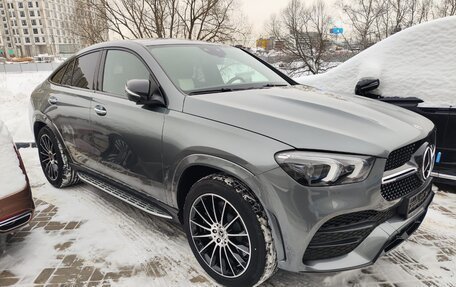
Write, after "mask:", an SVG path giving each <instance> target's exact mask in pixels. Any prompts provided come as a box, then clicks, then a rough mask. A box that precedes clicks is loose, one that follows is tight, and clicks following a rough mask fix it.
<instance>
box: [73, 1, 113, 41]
mask: <svg viewBox="0 0 456 287" xmlns="http://www.w3.org/2000/svg"><path fill="white" fill-rule="evenodd" d="M91 1H92V0H75V2H74V5H75V6H74V13H73V19H72V22H73V29H72V33H73V35H74V36H76V37H79V39H81V42H82V44H83V45H84V46H89V45H92V44H95V43H99V42H104V41H107V40H108V26H107V22H106V20H105V19H106V15H100V14H98V13H95V12H93V10H92V9H91V8H92V6H91V5H90V4H91Z"/></svg>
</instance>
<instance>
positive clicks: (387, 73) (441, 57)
mask: <svg viewBox="0 0 456 287" xmlns="http://www.w3.org/2000/svg"><path fill="white" fill-rule="evenodd" d="M452 31H456V16H452V17H447V18H442V19H438V20H434V21H431V22H427V23H424V24H421V25H417V26H414V27H411V28H408V29H405V30H403V31H401V32H399V33H397V34H395V35H393V36H391V37H389V38H387V39H385V40H383V41H381V42H379V43H377V44H376V45H374V46H372V47H370V48H369V49H367V50H364V51H363V52H361V53H360V54H358V55H356V56H355V57H353V58H351V59H349V60H348V61H346V62H345V63H343V64H341V65H340V66H338V67H336V68H334V69H332V70H330V71H328V72H326V73H323V74H320V75H315V76H305V77H299V78H297V79H296V80H297V81H298V82H299V83H302V84H306V85H310V86H314V87H316V88H319V89H322V90H328V91H334V92H344V93H351V94H353V93H354V90H355V85H356V83H357V82H358V80H359V79H360V78H362V77H375V78H379V79H380V91H381V93H382V95H383V96H401V97H407V96H413V97H419V98H421V99H423V100H425V101H426V102H431V103H435V104H451V105H456V53H455V47H456V37H455V35H454V33H452Z"/></svg>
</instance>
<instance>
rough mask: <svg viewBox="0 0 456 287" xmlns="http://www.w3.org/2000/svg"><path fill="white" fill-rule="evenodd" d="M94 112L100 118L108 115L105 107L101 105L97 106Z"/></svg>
mask: <svg viewBox="0 0 456 287" xmlns="http://www.w3.org/2000/svg"><path fill="white" fill-rule="evenodd" d="M94 110H95V112H96V113H97V115H99V116H106V114H107V113H108V112H107V111H106V109H105V108H104V107H103V106H100V105H96V106H95V108H94Z"/></svg>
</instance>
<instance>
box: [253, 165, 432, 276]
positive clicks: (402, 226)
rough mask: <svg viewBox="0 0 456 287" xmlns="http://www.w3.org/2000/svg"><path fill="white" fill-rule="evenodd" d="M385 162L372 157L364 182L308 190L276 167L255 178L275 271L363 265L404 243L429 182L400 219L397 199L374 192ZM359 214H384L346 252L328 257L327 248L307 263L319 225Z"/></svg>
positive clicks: (416, 221)
mask: <svg viewBox="0 0 456 287" xmlns="http://www.w3.org/2000/svg"><path fill="white" fill-rule="evenodd" d="M385 161H386V160H384V159H378V160H377V161H376V163H375V165H374V167H373V169H372V171H371V174H370V176H369V178H368V179H367V180H365V181H363V182H360V183H356V184H350V185H339V186H331V187H324V188H322V187H320V188H315V187H313V188H309V187H305V186H302V185H299V184H298V183H296V182H294V180H292V179H291V178H290V177H289V176H287V175H286V174H285V173H284V172H283V170H282V169H280V168H277V169H274V170H271V171H269V172H266V173H264V174H261V175H259V176H258V177H259V178H258V179H259V182H262V185H263V186H262V187H261V188H262V190H263V191H264V192H261V194H260V199H261V201H262V202H263V204H264V206H266V209H267V213H268V216H269V217H270V222H271V227H272V229H273V234H274V240H275V245H276V250H277V253H278V259H279V268H281V269H284V270H288V271H292V272H333V271H341V270H348V269H354V268H360V267H364V266H367V265H370V264H372V263H374V262H375V261H376V260H377V258H378V257H379V256H381V255H382V254H383V253H385V252H387V251H389V250H390V249H392V248H393V247H394V246H396V245H397V244H399V243H400V242H402V241H403V240H405V238H407V237H408V236H409V235H410V234H411V233H412V232H413V231H414V230H415V229H416V228H417V226H419V224H420V223H421V220H422V218H424V215H425V214H426V211H427V208H428V206H429V204H430V202H431V201H432V198H433V192H432V191H430V188H431V185H432V183H431V179H428V180H427V181H426V182H425V183H423V185H422V186H421V187H420V188H419V189H418V190H417V191H416V192H414V193H413V194H415V193H416V194H418V193H421V192H422V191H424V190H429V191H430V192H429V193H428V195H427V196H426V198H423V199H422V200H421V202H420V205H419V206H418V207H416V208H415V209H414V210H413V211H412V212H410V213H409V214H408V217H407V218H406V219H405V218H404V217H403V216H401V215H400V211H399V206H401V203H402V201H403V199H402V198H401V199H397V200H393V201H387V200H385V199H384V198H383V197H382V195H381V193H380V186H381V178H382V175H383V172H384V171H383V170H384V166H385ZM365 211H372V212H378V213H386V214H388V216H387V217H385V218H384V220H380V221H379V222H378V224H375V225H373V226H372V229H370V230H368V234H366V236H365V237H363V239H362V241H360V242H358V243H357V244H356V246H353V248H352V249H350V251H349V252H348V253H345V254H344V255H337V254H336V255H334V256H333V254H335V252H333V251H334V250H335V249H334V250H332V249H331V248H332V247H328V250H329V251H328V252H327V255H326V257H325V256H323V257H324V259H321V256H320V257H319V259H318V260H312V256H308V253H307V254H306V251H308V249H309V247H310V244H311V242H312V239H313V238H314V237H315V236H316V234H317V232H318V231H319V230H320V228H321V227H322V226H324V224H325V223H327V222H328V221H330V220H331V219H334V218H336V217H338V216H343V215H347V214H352V213H353V214H356V213H362V212H365ZM387 211H392V213H388V212H387ZM330 236H332V235H330ZM312 243H313V242H312Z"/></svg>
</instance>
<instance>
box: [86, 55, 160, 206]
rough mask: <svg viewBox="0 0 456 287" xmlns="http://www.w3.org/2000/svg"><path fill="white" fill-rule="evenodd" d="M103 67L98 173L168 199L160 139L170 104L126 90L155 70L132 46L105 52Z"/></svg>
mask: <svg viewBox="0 0 456 287" xmlns="http://www.w3.org/2000/svg"><path fill="white" fill-rule="evenodd" d="M102 69H103V70H102V72H101V73H100V78H101V81H100V87H99V88H98V90H99V91H97V92H95V94H94V97H93V101H92V105H91V119H92V129H93V146H94V155H93V157H94V159H95V160H96V161H97V162H98V166H97V172H99V173H101V174H103V175H105V176H107V177H109V178H111V179H113V180H115V181H117V182H118V183H121V184H124V185H126V186H128V187H130V188H132V189H134V190H137V191H139V192H142V193H145V194H147V195H150V196H153V197H154V198H156V199H158V200H160V201H164V202H165V201H166V197H165V193H164V192H163V173H162V157H161V152H162V139H161V138H162V129H163V124H164V116H165V112H166V109H165V108H147V107H145V106H141V105H136V104H135V103H134V102H132V101H129V100H128V98H127V96H126V93H125V84H126V83H127V81H128V80H131V79H151V80H152V77H151V72H150V70H149V69H148V68H147V66H146V65H145V64H144V62H143V61H142V60H141V59H140V58H139V56H137V55H136V54H134V53H133V52H130V51H127V50H108V51H106V54H105V59H104V65H103V67H102Z"/></svg>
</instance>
